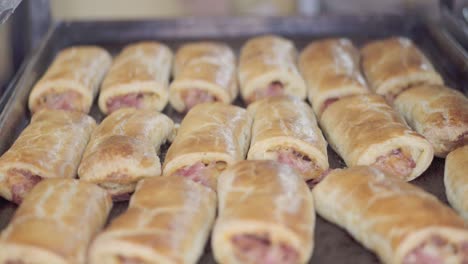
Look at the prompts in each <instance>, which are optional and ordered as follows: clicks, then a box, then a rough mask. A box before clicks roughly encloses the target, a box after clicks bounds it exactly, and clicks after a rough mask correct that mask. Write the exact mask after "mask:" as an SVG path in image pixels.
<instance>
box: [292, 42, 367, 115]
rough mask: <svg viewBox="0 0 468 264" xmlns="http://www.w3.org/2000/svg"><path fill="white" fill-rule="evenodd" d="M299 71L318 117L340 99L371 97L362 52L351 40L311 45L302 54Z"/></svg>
mask: <svg viewBox="0 0 468 264" xmlns="http://www.w3.org/2000/svg"><path fill="white" fill-rule="evenodd" d="M299 67H300V69H301V72H302V76H303V77H304V79H305V82H306V84H307V88H308V97H309V102H310V103H311V104H312V107H313V108H314V111H315V114H316V115H317V116H320V115H321V114H322V112H323V111H324V110H325V109H326V107H327V106H328V105H330V104H332V103H333V102H335V101H337V100H338V99H339V98H342V97H345V96H350V95H355V94H364V93H369V90H368V89H367V85H366V81H365V80H364V77H363V76H362V74H361V71H360V64H359V51H358V50H357V49H356V48H355V47H354V45H353V43H351V41H350V40H349V39H345V38H340V39H324V40H319V41H314V42H312V43H311V44H309V45H308V46H307V47H306V48H305V49H304V50H303V51H302V53H301V56H300V58H299Z"/></svg>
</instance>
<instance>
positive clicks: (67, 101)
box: [42, 91, 81, 110]
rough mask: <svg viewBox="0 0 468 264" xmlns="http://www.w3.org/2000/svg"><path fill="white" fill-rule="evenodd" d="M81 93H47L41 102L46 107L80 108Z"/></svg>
mask: <svg viewBox="0 0 468 264" xmlns="http://www.w3.org/2000/svg"><path fill="white" fill-rule="evenodd" d="M80 98H81V95H80V94H79V93H77V92H74V91H68V92H64V93H49V94H46V95H45V96H43V97H42V103H43V104H44V105H45V106H46V108H50V109H61V110H80V109H77V108H79V107H80V106H81V104H80V101H79V100H80Z"/></svg>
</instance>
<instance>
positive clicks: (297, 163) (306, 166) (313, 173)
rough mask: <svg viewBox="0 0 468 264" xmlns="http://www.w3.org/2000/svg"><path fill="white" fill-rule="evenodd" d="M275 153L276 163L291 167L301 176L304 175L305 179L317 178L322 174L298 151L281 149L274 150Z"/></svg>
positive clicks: (313, 163) (319, 169) (312, 162)
mask: <svg viewBox="0 0 468 264" xmlns="http://www.w3.org/2000/svg"><path fill="white" fill-rule="evenodd" d="M276 153H277V154H278V156H277V161H278V162H280V163H283V164H286V165H289V166H291V167H292V168H294V169H296V170H297V171H299V172H300V173H301V174H304V175H306V176H307V178H317V177H319V176H320V174H322V172H323V170H322V169H321V168H319V167H318V166H317V165H316V164H315V162H314V161H312V160H311V159H310V158H309V157H308V156H307V155H305V154H303V153H301V152H299V151H296V150H294V149H291V148H281V149H279V150H276Z"/></svg>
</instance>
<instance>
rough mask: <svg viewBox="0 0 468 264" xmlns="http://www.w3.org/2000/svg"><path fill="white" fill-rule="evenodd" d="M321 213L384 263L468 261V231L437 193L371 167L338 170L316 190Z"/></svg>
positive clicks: (317, 205) (318, 209)
mask: <svg viewBox="0 0 468 264" xmlns="http://www.w3.org/2000/svg"><path fill="white" fill-rule="evenodd" d="M312 193H313V196H314V201H315V205H316V208H317V212H318V213H319V215H321V216H322V217H324V218H325V219H327V220H328V221H330V222H332V223H334V224H337V225H339V226H340V227H342V228H344V229H346V231H348V232H349V233H350V234H351V235H352V236H353V237H354V238H355V239H356V240H357V241H359V242H360V243H362V244H363V245H364V246H365V247H367V248H368V249H370V250H372V251H373V252H374V253H376V254H377V256H378V257H379V258H380V260H381V261H382V262H383V263H389V264H421V263H431V264H448V263H467V262H468V231H467V229H466V225H465V223H464V221H463V219H461V218H460V217H459V216H458V215H457V214H456V213H455V212H454V211H453V210H452V209H451V208H449V207H448V206H446V205H444V204H443V203H442V202H440V201H439V200H438V199H437V198H436V197H434V196H433V195H431V194H429V193H426V192H425V191H424V190H422V189H420V188H418V187H416V186H414V185H412V184H409V183H406V182H405V181H402V180H400V179H397V178H395V177H390V176H388V175H385V174H384V173H383V172H381V171H379V170H377V169H375V168H372V167H367V166H357V167H353V168H349V169H342V170H334V171H332V172H331V173H330V174H329V175H328V176H327V177H326V178H325V179H324V180H323V181H322V182H321V183H320V184H319V185H317V186H316V187H315V188H314V189H313V191H312Z"/></svg>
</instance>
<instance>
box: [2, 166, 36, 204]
mask: <svg viewBox="0 0 468 264" xmlns="http://www.w3.org/2000/svg"><path fill="white" fill-rule="evenodd" d="M41 180H42V177H41V176H39V175H34V174H33V173H31V172H30V171H28V170H22V169H11V170H9V177H8V179H7V181H8V185H9V186H10V190H11V193H12V202H14V203H16V204H20V203H21V202H22V201H23V199H24V197H25V196H26V195H27V194H28V193H29V191H31V190H32V188H33V187H34V186H36V184H37V183H38V182H40V181H41Z"/></svg>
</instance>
